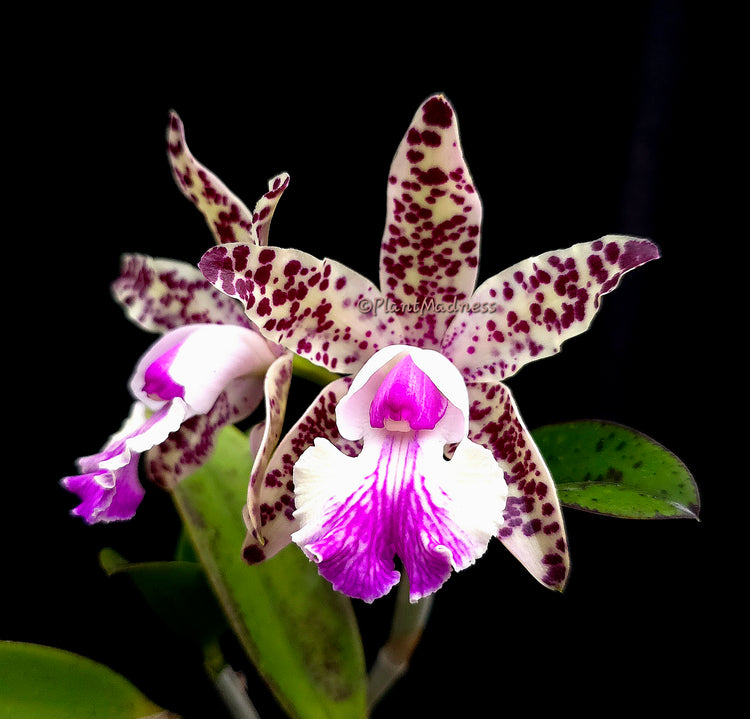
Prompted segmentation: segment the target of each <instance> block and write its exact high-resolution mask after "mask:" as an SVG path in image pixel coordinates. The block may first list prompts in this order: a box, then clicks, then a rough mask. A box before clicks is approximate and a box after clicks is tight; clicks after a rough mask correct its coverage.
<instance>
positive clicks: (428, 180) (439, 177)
mask: <svg viewBox="0 0 750 719" xmlns="http://www.w3.org/2000/svg"><path fill="white" fill-rule="evenodd" d="M416 174H417V179H418V180H419V182H421V183H422V184H423V185H443V184H445V183H446V182H448V176H447V175H446V174H445V173H444V172H443V171H442V170H441V169H440V168H439V167H431V168H430V169H429V170H427V171H422V170H417V173H416Z"/></svg>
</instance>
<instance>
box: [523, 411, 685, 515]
mask: <svg viewBox="0 0 750 719" xmlns="http://www.w3.org/2000/svg"><path fill="white" fill-rule="evenodd" d="M532 434H533V436H534V440H535V441H536V443H537V445H538V447H539V450H540V451H541V453H542V455H543V456H544V458H545V460H546V461H547V465H548V466H549V469H550V471H551V472H552V476H553V477H554V480H555V485H556V486H557V491H558V495H559V498H560V501H561V502H562V504H564V505H565V506H567V507H572V508H575V509H583V510H585V511H588V512H595V513H597V514H606V515H609V516H613V517H624V518H629V519H662V518H676V517H689V518H692V519H697V518H698V512H699V507H700V500H699V497H698V489H697V487H696V484H695V480H694V479H693V476H692V475H691V474H690V472H689V471H688V469H687V467H685V465H684V464H683V463H682V462H681V461H680V460H679V459H678V458H677V457H675V455H674V454H672V453H671V452H670V451H669V450H667V449H665V448H664V447H662V446H661V445H660V444H659V443H658V442H655V441H654V440H653V439H651V438H650V437H647V436H645V435H644V434H641V433H640V432H636V431H635V430H633V429H630V428H629V427H624V426H622V425H619V424H614V423H611V422H602V421H593V420H586V421H580V422H566V423H563V424H553V425H547V426H545V427H540V428H539V429H537V430H535V431H534V432H532Z"/></svg>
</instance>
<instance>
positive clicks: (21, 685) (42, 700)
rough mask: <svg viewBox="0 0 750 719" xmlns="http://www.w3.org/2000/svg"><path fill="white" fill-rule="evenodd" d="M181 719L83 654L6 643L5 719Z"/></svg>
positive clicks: (0, 660)
mask: <svg viewBox="0 0 750 719" xmlns="http://www.w3.org/2000/svg"><path fill="white" fill-rule="evenodd" d="M146 717H148V719H179V717H177V715H175V714H170V713H169V712H166V711H164V710H163V709H161V708H160V707H158V706H156V704H153V703H152V702H151V701H149V699H147V698H146V697H145V696H143V694H141V692H140V691H138V689H136V688H135V687H134V686H133V685H132V684H131V683H130V682H129V681H128V680H127V679H125V677H123V676H121V675H120V674H117V673H116V672H114V671H112V670H111V669H110V668H109V667H106V666H104V665H103V664H98V663H96V662H94V661H92V660H91V659H87V658H86V657H82V656H80V655H78V654H73V653H71V652H67V651H64V650H62V649H55V648H53V647H45V646H41V645H38V644H24V643H20V642H7V641H2V642H0V719H145V718H146Z"/></svg>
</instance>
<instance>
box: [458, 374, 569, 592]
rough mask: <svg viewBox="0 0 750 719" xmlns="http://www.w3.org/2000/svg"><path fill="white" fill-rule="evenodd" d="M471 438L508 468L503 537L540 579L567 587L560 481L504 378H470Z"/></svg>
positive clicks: (555, 586)
mask: <svg viewBox="0 0 750 719" xmlns="http://www.w3.org/2000/svg"><path fill="white" fill-rule="evenodd" d="M467 389H468V392H469V401H470V409H469V439H471V440H472V441H474V442H477V443H478V444H481V445H482V446H483V447H486V448H487V449H488V450H490V451H491V452H492V454H493V455H494V457H495V459H496V460H497V463H498V464H499V466H500V467H501V468H502V469H503V471H504V472H505V479H506V481H507V483H508V499H507V503H506V506H505V512H504V522H503V525H502V526H501V527H500V531H499V533H498V538H499V539H500V541H501V542H502V543H503V544H504V545H505V546H506V547H507V548H508V549H509V550H510V551H511V552H512V553H513V555H514V556H515V557H517V558H518V559H519V560H520V561H521V563H522V564H523V565H524V566H525V567H526V568H527V569H528V570H529V572H530V573H531V574H532V575H533V576H534V577H535V578H536V579H538V580H539V581H540V582H542V583H543V584H545V585H546V586H548V587H551V588H553V589H559V590H562V589H563V588H564V586H565V582H566V580H567V576H568V569H569V558H568V551H567V540H566V538H565V524H564V522H563V516H562V512H561V511H560V504H559V502H558V499H557V492H556V490H555V483H554V481H553V479H552V476H551V475H550V472H549V469H547V465H546V463H545V462H544V459H543V457H542V456H541V454H540V453H539V450H538V449H537V446H536V444H535V443H534V440H533V439H532V437H531V434H530V433H529V431H528V430H527V429H526V426H525V425H524V423H523V420H522V419H521V416H520V415H519V414H518V410H517V409H516V405H515V402H514V400H513V397H512V395H511V393H510V390H509V389H508V388H507V387H505V386H504V385H503V384H501V383H499V382H497V383H487V382H481V383H475V384H471V383H470V384H468V385H467Z"/></svg>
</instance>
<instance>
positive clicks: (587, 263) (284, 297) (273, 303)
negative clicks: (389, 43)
mask: <svg viewBox="0 0 750 719" xmlns="http://www.w3.org/2000/svg"><path fill="white" fill-rule="evenodd" d="M387 197H388V204H387V218H386V225H385V232H384V235H383V240H382V244H381V254H380V286H379V287H378V286H376V285H375V284H374V283H372V282H371V281H370V280H368V279H367V278H365V277H363V276H362V275H360V274H358V273H357V272H355V271H353V270H351V269H349V268H348V267H346V266H344V265H342V264H340V263H338V262H335V261H333V260H329V259H323V260H320V259H317V258H316V257H314V256H312V255H309V254H307V253H305V252H301V251H299V250H295V249H284V248H280V247H270V246H266V247H258V246H254V245H248V244H245V243H226V244H222V245H220V246H218V247H214V248H212V249H210V250H209V251H208V252H206V254H205V255H204V256H203V258H202V260H201V261H200V263H199V267H200V269H201V271H202V272H203V274H204V276H205V277H206V278H207V279H208V280H209V281H210V282H211V283H212V284H213V285H214V286H215V287H216V288H217V289H219V290H221V291H222V292H224V293H225V294H227V295H229V296H230V297H233V298H235V299H237V300H239V301H240V302H241V303H242V304H243V306H244V308H245V312H246V314H247V316H248V317H249V318H250V319H251V320H252V322H253V323H254V324H256V325H257V327H258V328H259V330H260V332H261V333H262V334H263V335H264V336H265V337H267V338H268V339H269V340H270V341H272V342H277V343H279V344H281V345H283V346H284V347H287V348H288V349H289V350H291V351H293V352H295V353H297V354H299V355H301V356H302V357H305V358H307V359H309V360H310V361H311V362H313V363H316V364H319V365H322V366H324V367H326V368H328V369H329V370H331V371H332V372H335V373H339V374H341V375H344V376H342V377H341V378H339V379H336V380H334V381H333V382H332V383H331V384H329V385H327V386H326V387H324V388H323V389H322V391H321V392H320V394H319V395H318V397H317V398H316V399H315V401H314V402H313V403H312V405H311V406H310V408H309V409H308V410H307V412H306V413H305V414H304V415H303V416H302V417H301V418H300V420H299V421H298V422H297V423H296V424H295V426H294V427H292V429H291V430H290V431H289V433H288V434H287V435H286V436H285V437H284V438H283V439H282V440H281V442H280V443H279V445H278V447H277V449H276V451H275V453H274V455H273V457H272V458H271V461H270V462H269V463H268V466H267V467H266V474H265V478H264V480H263V487H262V490H261V492H260V495H259V496H258V497H257V499H258V501H256V502H255V503H251V504H250V505H249V507H248V512H247V514H248V518H249V519H250V525H249V531H248V535H247V539H246V544H245V547H244V557H245V559H246V561H247V562H249V563H253V562H257V561H261V560H263V559H266V558H268V557H270V556H272V555H273V554H274V553H275V552H277V551H279V550H280V549H281V548H282V547H283V546H285V545H286V544H288V543H289V542H290V541H291V540H293V541H294V542H295V543H297V544H298V545H299V546H300V547H301V548H302V550H303V551H304V552H305V553H306V555H307V556H308V557H309V558H310V559H311V560H312V561H314V562H316V563H317V565H318V569H319V572H320V573H321V574H322V575H323V576H324V577H326V578H327V579H328V580H329V581H331V582H332V584H333V586H334V587H335V588H337V589H339V590H341V591H342V592H344V593H346V594H348V595H349V596H352V597H358V598H361V599H363V600H365V601H372V600H373V599H375V598H376V597H379V596H382V595H383V594H385V593H386V592H388V591H389V589H390V588H391V587H392V586H393V584H394V583H395V582H396V581H398V578H399V574H398V572H397V571H396V570H395V565H394V555H398V557H399V558H400V560H401V561H402V563H403V565H404V568H405V570H406V574H407V576H408V579H409V587H410V599H411V600H412V601H416V600H418V599H419V598H420V597H422V596H425V595H427V594H430V593H431V592H434V591H435V590H436V589H437V588H439V587H440V586H441V585H442V584H443V582H444V581H445V580H446V579H447V577H448V576H449V574H450V572H451V569H453V570H460V569H463V568H465V567H467V566H469V565H470V564H471V563H472V562H473V561H474V560H476V559H477V558H478V557H479V556H480V555H481V554H482V553H483V552H484V551H485V548H486V546H487V543H488V541H489V537H490V536H492V535H494V536H496V537H497V538H498V539H499V541H500V542H502V543H503V545H505V546H506V547H507V548H508V549H509V550H510V551H511V552H512V553H513V554H514V555H515V556H516V557H517V558H518V559H519V560H520V561H521V562H522V563H523V565H524V566H525V567H526V568H527V569H528V570H529V571H530V573H531V574H532V575H533V576H534V577H535V578H536V579H537V580H539V581H540V582H541V583H543V584H544V585H545V586H548V587H550V588H554V589H558V590H561V589H562V588H563V587H564V585H565V582H566V579H567V575H568V568H569V557H568V551H567V541H566V535H565V527H564V523H563V517H562V513H561V510H560V505H559V502H558V499H557V495H556V490H555V485H554V482H553V479H552V477H551V476H550V472H549V470H548V469H547V467H546V465H545V462H544V459H543V458H542V456H541V455H540V453H539V451H538V449H537V447H536V446H535V444H534V441H533V439H532V437H531V434H530V433H529V431H528V430H527V428H526V427H525V425H524V423H523V421H522V419H521V416H520V415H519V413H518V410H517V408H516V405H515V402H514V400H513V397H512V395H511V392H510V390H509V389H508V387H507V386H506V385H505V383H504V381H505V380H507V379H508V378H509V377H511V376H512V375H513V374H514V373H516V372H518V370H519V369H520V368H521V367H523V366H524V365H525V364H527V363H528V362H530V361H532V360H537V359H541V358H543V357H547V356H550V355H552V354H555V353H556V352H558V351H559V349H560V346H561V344H562V343H563V342H564V341H565V340H567V339H569V338H571V337H573V336H575V335H578V334H580V333H581V332H583V331H584V330H586V329H587V327H588V326H589V324H590V323H591V321H592V319H593V317H594V315H595V313H596V312H597V310H598V308H599V306H600V300H601V297H602V296H603V295H604V294H606V293H608V292H610V291H612V290H613V289H614V288H615V287H616V286H617V285H618V283H619V281H620V279H621V278H622V276H623V275H624V274H625V273H626V272H628V271H629V270H631V269H633V268H635V267H637V266H639V265H641V264H643V263H645V262H648V261H649V260H652V259H654V258H656V257H658V250H657V248H656V247H655V246H654V245H653V244H652V243H651V242H649V241H647V240H642V239H636V238H631V237H625V236H606V237H602V238H601V239H598V240H595V241H593V242H584V243H581V244H577V245H574V246H572V247H570V248H568V249H561V250H556V251H553V252H548V253H546V254H544V255H541V256H538V257H532V258H530V259H527V260H524V261H522V262H519V263H518V264H516V265H514V266H512V267H510V268H508V269H506V270H504V271H503V272H500V273H498V274H496V275H494V276H492V277H490V278H489V279H487V280H486V281H485V282H483V283H482V284H481V285H480V286H479V287H475V285H476V278H477V271H478V261H479V241H480V224H481V217H482V205H481V202H480V199H479V196H478V194H477V192H476V190H475V187H474V185H473V182H472V179H471V176H470V174H469V170H468V167H467V165H466V163H465V160H464V157H463V151H462V149H461V144H460V141H459V134H458V127H457V122H456V116H455V112H454V110H453V108H452V106H451V105H450V104H449V103H448V102H447V100H446V99H445V98H444V97H442V96H440V95H436V96H432V97H430V98H428V99H427V100H426V101H425V102H424V103H423V105H422V106H421V107H420V108H419V110H418V111H417V113H416V115H415V116H414V119H413V121H412V123H411V125H410V127H409V129H408V131H407V132H406V134H405V136H404V138H403V140H402V142H401V144H400V146H399V148H398V151H397V153H396V156H395V158H394V160H393V163H392V166H391V171H390V176H389V178H388V192H387ZM447 458H449V461H446V459H447ZM506 495H507V496H506ZM293 508H294V511H291V510H292V509H293ZM282 510H283V511H282Z"/></svg>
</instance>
